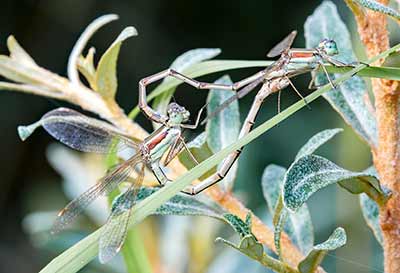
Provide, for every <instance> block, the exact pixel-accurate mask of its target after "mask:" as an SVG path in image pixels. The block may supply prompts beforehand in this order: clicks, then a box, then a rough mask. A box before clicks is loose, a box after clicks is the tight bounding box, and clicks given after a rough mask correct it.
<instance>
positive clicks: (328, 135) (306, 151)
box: [295, 128, 343, 160]
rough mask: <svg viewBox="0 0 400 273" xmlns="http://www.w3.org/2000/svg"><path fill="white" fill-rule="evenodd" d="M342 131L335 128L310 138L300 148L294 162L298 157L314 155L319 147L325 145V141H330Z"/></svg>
mask: <svg viewBox="0 0 400 273" xmlns="http://www.w3.org/2000/svg"><path fill="white" fill-rule="evenodd" d="M342 131H343V129H340V128H336V129H327V130H324V131H321V132H319V133H317V134H316V135H314V136H313V137H311V138H310V139H309V140H308V141H307V143H306V144H304V145H303V147H301V148H300V150H299V151H298V153H297V155H296V158H295V160H297V159H299V158H300V157H303V156H306V155H310V154H312V153H314V152H315V151H316V150H317V149H318V148H319V147H321V146H322V145H323V144H325V143H326V142H327V141H329V140H330V139H332V138H333V137H334V136H335V135H337V134H338V133H340V132H342Z"/></svg>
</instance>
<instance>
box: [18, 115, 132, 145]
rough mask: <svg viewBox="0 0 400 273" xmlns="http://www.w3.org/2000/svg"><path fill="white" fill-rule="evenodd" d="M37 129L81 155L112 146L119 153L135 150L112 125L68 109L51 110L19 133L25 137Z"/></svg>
mask: <svg viewBox="0 0 400 273" xmlns="http://www.w3.org/2000/svg"><path fill="white" fill-rule="evenodd" d="M39 126H43V128H44V129H45V130H46V131H47V132H48V133H49V134H50V135H52V136H53V137H54V138H55V139H57V140H59V141H60V142H62V143H63V144H65V145H67V146H69V147H71V148H73V149H75V150H79V151H83V152H95V153H108V152H109V150H110V148H111V147H112V145H114V144H115V143H118V146H117V149H118V150H123V149H125V148H127V147H130V148H137V144H136V143H135V142H134V141H133V140H132V139H130V138H129V137H128V136H126V135H124V133H123V132H122V131H120V130H118V129H117V128H116V127H114V126H112V125H111V124H109V123H107V122H104V121H101V120H98V119H95V118H90V117H87V116H85V115H83V114H81V113H79V112H77V111H74V110H72V109H68V108H58V109H55V110H53V111H50V112H48V113H47V114H45V115H44V116H43V117H42V118H41V119H40V120H39V121H38V122H36V123H34V124H32V125H29V126H20V127H19V129H18V130H19V132H20V135H22V136H21V137H22V138H26V137H28V136H29V135H30V134H31V133H32V132H33V131H34V130H35V129H36V128H38V127H39ZM117 141H118V142H117Z"/></svg>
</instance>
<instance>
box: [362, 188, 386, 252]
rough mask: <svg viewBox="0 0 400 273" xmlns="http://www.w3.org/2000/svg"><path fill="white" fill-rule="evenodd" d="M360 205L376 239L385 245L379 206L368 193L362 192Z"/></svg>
mask: <svg viewBox="0 0 400 273" xmlns="http://www.w3.org/2000/svg"><path fill="white" fill-rule="evenodd" d="M360 205H361V210H362V213H363V216H364V219H365V221H366V222H367V224H368V226H369V227H370V228H371V230H372V232H373V233H374V235H375V238H376V240H377V241H378V242H379V243H380V244H381V246H383V235H382V230H381V226H380V224H379V207H378V205H377V204H376V203H375V202H374V201H373V200H372V199H371V198H369V197H368V196H367V195H366V194H360Z"/></svg>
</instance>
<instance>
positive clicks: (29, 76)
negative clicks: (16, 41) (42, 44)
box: [0, 55, 45, 84]
mask: <svg viewBox="0 0 400 273" xmlns="http://www.w3.org/2000/svg"><path fill="white" fill-rule="evenodd" d="M0 76H3V77H4V78H6V79H9V80H12V81H15V82H18V83H27V84H40V79H42V78H43V77H45V75H43V74H42V73H40V72H39V71H37V69H35V68H34V67H32V66H27V65H25V64H24V63H21V62H19V61H17V60H15V59H13V58H10V57H8V56H4V55H0Z"/></svg>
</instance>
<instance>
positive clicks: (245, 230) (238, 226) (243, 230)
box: [224, 213, 251, 238]
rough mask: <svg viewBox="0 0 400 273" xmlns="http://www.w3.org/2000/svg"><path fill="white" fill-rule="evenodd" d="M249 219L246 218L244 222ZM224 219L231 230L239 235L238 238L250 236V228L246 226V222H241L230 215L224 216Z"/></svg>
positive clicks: (236, 217)
mask: <svg viewBox="0 0 400 273" xmlns="http://www.w3.org/2000/svg"><path fill="white" fill-rule="evenodd" d="M248 217H250V216H249V215H247V216H246V220H247V219H248ZM224 218H225V220H226V222H227V223H228V224H230V225H231V226H232V228H233V229H234V230H235V231H236V232H237V233H238V234H239V235H240V238H243V237H244V236H246V235H249V234H251V226H249V225H248V221H246V222H247V223H246V222H245V221H243V220H242V219H240V218H239V217H238V216H236V215H234V214H230V213H226V214H224Z"/></svg>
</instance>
